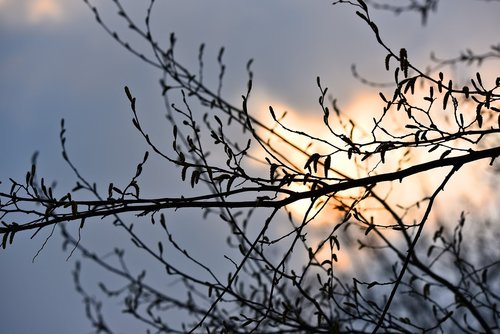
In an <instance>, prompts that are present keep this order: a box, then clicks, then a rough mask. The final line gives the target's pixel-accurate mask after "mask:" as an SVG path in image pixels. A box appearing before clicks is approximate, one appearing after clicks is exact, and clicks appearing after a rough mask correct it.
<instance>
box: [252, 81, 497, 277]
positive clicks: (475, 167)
mask: <svg viewBox="0 0 500 334" xmlns="http://www.w3.org/2000/svg"><path fill="white" fill-rule="evenodd" d="M425 94H426V92H418V91H417V92H416V94H415V96H414V98H415V99H417V100H418V99H420V100H421V99H422V98H423V97H424V96H425ZM262 100H263V101H267V105H269V104H271V105H272V106H273V109H274V111H275V114H276V117H277V118H278V119H279V120H280V122H282V124H283V125H284V126H285V127H288V128H289V129H292V130H296V131H302V132H304V133H308V134H312V135H314V136H315V137H316V138H320V139H325V140H326V141H329V140H332V142H333V141H335V140H337V141H338V138H335V136H333V135H332V134H331V133H330V132H329V130H328V128H327V127H326V126H325V124H324V123H323V114H322V112H321V109H320V108H319V107H318V111H317V112H310V111H307V112H304V111H297V110H294V108H292V107H290V106H288V105H286V103H282V102H270V103H269V101H273V100H272V98H268V99H262ZM267 105H266V104H264V103H263V104H262V105H260V106H259V108H258V110H261V111H263V112H262V114H261V115H260V116H261V117H260V118H259V119H261V120H262V119H264V120H267V122H266V124H268V126H269V127H270V128H272V129H273V131H274V132H275V133H276V134H279V135H280V136H283V137H284V138H286V139H287V140H288V141H290V142H292V143H293V144H295V145H296V146H297V147H298V148H300V149H301V150H303V151H305V152H307V153H308V154H309V155H310V154H313V153H320V154H328V153H331V151H332V147H331V146H328V145H327V144H324V143H318V142H314V140H311V139H309V138H307V137H304V136H301V135H299V134H297V133H293V132H292V133H291V132H290V131H288V130H286V129H285V128H283V127H282V126H280V125H279V124H275V123H274V122H273V120H272V118H271V117H270V116H269V113H268V112H267V111H268V110H269V109H268V106H267ZM383 106H384V103H383V102H382V100H381V98H380V97H379V96H378V94H376V93H373V92H372V93H368V92H366V93H365V92H361V93H360V94H359V95H358V96H356V97H355V98H354V99H353V100H352V101H350V102H348V103H347V104H345V106H344V107H342V106H341V108H340V109H341V112H342V114H343V115H345V117H346V118H350V119H352V120H353V121H355V122H356V126H355V128H354V131H353V132H352V138H353V139H355V140H356V141H357V142H366V141H370V140H371V129H372V127H373V124H374V122H373V117H377V116H378V115H380V113H381V112H382V109H383ZM462 110H463V111H464V113H465V112H467V110H468V109H467V106H466V105H464V106H463V109H462ZM285 111H286V115H285V116H284V117H282V115H283V114H284V113H285ZM448 113H449V110H448ZM444 115H445V113H443V112H442V111H439V112H436V114H435V117H436V121H439V122H440V127H441V128H445V127H448V130H449V131H450V132H452V131H456V129H455V130H454V129H453V121H451V122H450V121H449V120H446V119H444ZM336 121H337V122H339V120H336ZM334 122H335V120H334V119H333V118H332V123H330V125H331V126H332V128H334V130H335V126H339V127H341V126H342V125H341V124H339V123H334ZM387 122H388V123H387V126H390V127H391V128H393V129H396V130H397V129H400V130H401V131H404V129H405V124H407V123H408V116H407V115H406V112H405V111H403V110H401V111H400V113H399V114H395V115H394V116H391V117H388V118H387ZM446 122H448V123H449V124H446ZM260 135H261V136H262V137H263V138H267V137H269V133H268V132H267V131H262V132H261V133H260ZM266 135H267V137H266ZM271 137H272V136H271ZM269 143H270V145H272V146H273V147H274V148H275V149H276V150H277V151H279V152H281V153H282V157H283V159H285V158H286V159H288V160H289V161H290V162H291V163H292V164H293V165H295V166H296V168H297V169H299V170H301V171H304V168H303V166H304V164H305V162H306V161H307V158H308V156H307V155H306V154H303V153H301V152H300V151H299V150H297V149H293V148H291V147H290V146H289V145H287V144H286V143H284V142H282V141H281V140H279V139H277V138H271V139H270V141H269ZM337 144H338V143H337ZM456 144H457V145H460V144H462V145H463V144H464V142H458V143H456ZM338 145H344V147H345V146H346V144H345V143H340V144H338ZM428 150H429V147H426V148H423V149H416V150H414V152H412V153H411V154H410V155H409V156H408V157H405V156H404V154H403V153H402V152H401V151H400V150H397V151H395V152H390V153H387V155H386V157H385V163H381V162H380V158H379V157H376V156H374V157H372V158H370V159H367V160H366V161H365V162H363V163H362V164H361V163H360V159H358V162H357V163H354V162H353V160H354V159H353V160H350V159H348V157H347V155H346V154H345V153H337V154H334V155H333V157H332V169H336V170H339V171H340V172H341V173H343V174H345V175H347V176H349V177H350V178H359V177H366V176H368V175H374V173H378V174H380V173H385V172H393V171H396V170H399V169H404V168H407V167H409V166H411V165H414V164H417V163H423V162H426V161H429V160H434V159H439V157H440V155H441V154H442V151H439V150H437V152H433V153H432V154H431V153H429V152H428ZM454 154H457V153H454ZM462 154H463V153H462ZM488 163H489V160H488V161H479V162H476V163H473V164H470V165H467V166H463V167H462V168H461V170H460V171H459V172H458V173H457V174H456V175H455V176H454V179H452V181H451V182H450V183H449V184H448V185H447V186H446V187H445V191H444V192H442V193H440V194H439V196H438V200H437V202H436V204H435V206H434V210H433V211H432V213H431V216H430V219H429V221H428V222H427V223H426V224H427V225H428V226H430V227H429V228H428V229H427V230H428V231H429V233H432V232H433V231H434V230H435V228H437V226H436V225H437V224H441V223H450V224H454V223H455V222H456V221H457V220H458V218H459V217H460V212H462V211H464V212H465V214H466V215H467V217H468V219H472V220H474V219H480V220H481V219H488V218H489V217H490V216H491V215H496V214H498V213H496V211H495V210H496V209H495V203H497V201H498V196H497V194H496V192H495V185H493V184H492V183H491V178H489V177H488V173H489V171H488V166H487V165H488ZM363 164H364V165H363ZM375 167H376V169H375ZM448 171H449V168H441V169H437V170H432V171H428V172H426V173H421V174H418V175H414V176H411V177H408V178H406V179H404V180H403V181H402V182H385V183H381V184H378V185H377V186H376V187H375V188H374V191H375V192H376V193H377V194H378V195H379V196H380V197H382V198H384V199H386V200H387V202H388V203H389V204H391V205H392V206H393V207H394V208H395V210H396V211H397V212H398V213H399V214H400V215H402V217H404V221H405V224H413V223H417V224H418V223H419V222H420V219H421V217H422V214H423V212H424V211H425V208H426V205H427V201H426V200H423V199H425V197H426V196H430V195H431V194H432V192H434V191H435V190H436V188H437V187H438V185H439V184H440V183H441V182H442V180H443V179H444V177H445V175H446V174H447V173H448ZM318 175H319V176H323V171H322V168H318ZM331 182H332V183H335V182H338V181H335V180H332V181H331ZM471 188H473V189H474V192H471ZM288 189H289V190H292V191H296V192H304V191H308V190H309V187H308V186H307V185H304V184H302V183H292V184H291V185H290V186H288ZM363 192H364V189H352V190H348V191H344V192H342V193H341V194H338V196H337V195H336V196H335V197H333V198H331V199H330V200H329V202H328V204H327V205H326V206H324V207H321V200H322V199H319V200H318V201H317V202H316V203H311V200H310V199H303V200H300V201H297V202H295V203H292V204H290V205H288V206H287V210H289V211H290V213H291V215H292V216H293V217H294V218H295V220H296V222H297V223H300V222H301V221H307V220H309V219H311V218H313V219H311V221H310V222H309V223H308V231H309V241H310V243H311V245H318V244H319V242H320V241H321V240H323V239H322V238H324V237H325V235H328V233H330V231H331V230H332V228H333V227H334V226H335V225H336V224H338V223H339V222H340V221H341V220H342V219H343V218H344V216H345V214H346V212H345V211H342V210H339V209H338V207H339V206H341V205H342V204H344V205H345V204H347V205H349V204H351V203H352V202H353V201H354V200H355V199H356V198H359V197H360V196H362V194H363ZM323 200H326V198H325V199H323ZM417 202H420V205H416V203H417ZM320 208H321V209H322V210H321V211H320V212H318V211H319V210H320ZM357 208H358V209H359V210H360V212H361V211H362V212H364V213H366V217H367V218H371V217H373V221H374V222H375V224H381V225H386V226H395V227H396V222H395V221H394V220H393V219H391V218H390V217H388V216H387V212H386V211H385V210H384V209H383V208H382V206H381V205H380V203H377V202H376V201H375V200H373V199H370V198H368V199H367V200H364V201H362V202H360V203H358V204H357ZM386 233H387V236H391V237H392V236H393V237H394V238H397V237H398V236H399V234H400V233H399V232H398V231H396V230H394V231H393V230H391V229H388V230H387V232H386ZM351 256H352V254H346V252H343V253H342V254H341V255H338V262H337V263H336V267H337V268H339V269H348V268H349V263H351V260H352V259H351ZM316 257H317V259H318V261H319V262H320V263H321V261H324V260H327V259H330V258H331V251H330V248H329V247H328V245H327V244H324V245H323V247H321V248H320V250H319V251H318V252H317V253H316ZM359 261H361V260H359ZM359 261H358V262H359Z"/></svg>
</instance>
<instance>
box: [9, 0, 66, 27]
mask: <svg viewBox="0 0 500 334" xmlns="http://www.w3.org/2000/svg"><path fill="white" fill-rule="evenodd" d="M74 7H75V3H74V2H72V1H66V0H23V1H19V0H0V20H1V21H2V23H4V24H8V25H16V26H17V25H38V24H46V23H61V22H63V21H65V20H67V19H68V17H69V16H70V15H72V14H74V13H75V10H74V9H75V8H74Z"/></svg>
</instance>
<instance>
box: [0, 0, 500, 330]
mask: <svg viewBox="0 0 500 334" xmlns="http://www.w3.org/2000/svg"><path fill="white" fill-rule="evenodd" d="M102 2H103V1H99V3H102ZM108 2H111V1H108ZM158 2H159V3H160V2H161V3H160V4H159V6H158V8H157V10H158V11H157V12H156V13H155V15H154V16H153V26H154V28H155V32H156V34H157V38H158V39H160V40H161V39H162V38H161V36H164V37H163V40H165V41H166V40H167V38H168V35H169V33H170V32H172V31H175V32H176V34H177V36H178V50H177V51H178V52H177V56H178V59H179V60H181V61H184V62H185V63H186V64H195V62H196V57H197V51H198V46H199V44H200V43H202V42H205V43H206V45H207V48H206V51H207V59H208V60H209V59H212V60H213V63H212V64H214V65H215V64H216V63H215V59H216V56H217V51H218V48H219V47H221V46H225V48H226V52H225V56H226V58H225V59H226V63H227V76H226V77H227V81H226V85H225V88H224V92H225V94H226V95H227V96H228V97H229V98H230V99H233V100H234V101H238V98H239V96H240V95H241V93H242V92H243V91H244V89H245V85H246V78H245V77H244V76H242V75H243V74H244V73H245V71H244V69H245V64H246V62H247V60H248V59H249V58H254V59H255V61H254V67H253V70H254V72H255V77H256V80H255V83H254V87H255V96H256V99H257V100H258V101H259V102H258V103H257V104H256V105H257V107H256V109H255V110H254V112H255V113H256V114H259V113H261V112H262V113H264V112H265V110H266V106H267V105H282V106H287V108H291V109H293V110H294V111H295V112H297V113H302V114H308V115H309V114H310V115H313V114H314V113H315V112H318V108H317V105H316V103H317V102H316V101H317V95H318V91H317V88H316V86H315V80H316V76H317V75H321V77H322V79H323V80H322V81H323V82H324V83H325V84H326V85H328V86H329V87H330V91H332V92H333V94H334V95H335V96H336V97H337V98H338V99H339V101H340V103H341V105H346V106H348V105H349V104H352V103H354V102H353V101H356V99H359V98H360V96H363V94H365V90H366V88H363V87H361V86H359V85H357V84H356V81H355V80H353V79H352V78H351V76H350V66H351V64H352V63H356V64H357V66H358V69H359V70H360V71H362V73H363V74H366V75H367V76H380V75H391V74H390V73H389V74H385V72H384V70H383V59H384V56H385V54H384V52H382V50H380V48H377V45H376V44H375V43H374V41H373V38H372V35H371V33H370V31H369V29H368V28H367V27H366V26H365V25H363V23H362V22H361V21H360V19H359V18H358V17H357V16H356V15H354V14H353V11H352V9H349V8H345V7H334V6H332V5H331V2H332V1H292V0H286V1H285V0H279V1H266V0H260V1H234V0H217V1H191V0H182V1H181V0H176V1H158ZM104 3H105V4H104V5H103V11H104V17H105V19H107V20H108V22H110V23H111V25H112V26H113V27H116V29H117V30H118V31H120V33H123V34H124V36H126V34H127V32H126V30H124V29H123V25H122V24H121V22H120V21H119V20H118V19H117V18H116V15H114V13H115V12H114V11H109V10H107V9H109V8H111V7H110V6H109V4H106V2H104ZM124 3H125V5H126V8H130V9H131V12H133V14H134V17H137V18H139V19H141V20H142V17H143V16H144V13H145V8H144V6H143V5H138V4H137V3H139V1H125V2H124ZM140 3H142V1H140ZM499 12H500V7H499V5H498V4H487V3H486V2H482V1H474V0H461V1H458V0H443V1H441V2H440V3H439V13H438V14H437V15H432V16H431V17H430V19H429V23H428V25H427V26H425V27H422V26H421V25H420V20H419V18H418V17H417V16H415V15H401V16H398V17H394V16H392V15H388V14H384V13H379V12H374V13H373V16H374V18H375V21H376V22H377V23H378V25H379V28H380V30H381V32H382V34H383V36H385V37H386V40H387V41H388V42H389V44H390V45H391V46H393V47H394V49H399V48H400V47H405V48H407V49H408V51H409V54H410V59H412V60H415V62H416V63H418V64H420V65H425V64H426V63H427V61H428V56H429V54H430V51H432V50H434V51H436V52H437V54H439V55H442V56H447V55H450V56H453V55H456V54H458V53H459V51H461V50H463V49H464V48H466V47H470V48H477V49H478V50H486V49H487V48H488V47H489V45H490V44H492V43H494V42H497V43H498V40H497V41H495V40H493V41H490V40H489V37H490V36H494V37H497V36H498V31H500V21H499V20H498V13H499ZM144 50H146V49H145V48H144ZM208 60H207V66H209V65H208V63H209V61H208ZM159 76H160V73H158V72H155V71H154V69H152V68H151V67H148V65H146V64H144V63H142V62H141V61H140V60H138V59H137V58H135V57H134V56H132V55H130V54H128V53H127V52H126V51H125V50H124V49H122V48H121V47H120V46H119V45H118V44H117V43H115V42H114V41H113V40H112V39H111V38H110V37H109V36H107V35H106V34H105V32H104V31H103V30H102V29H101V28H100V27H99V26H98V25H97V24H96V22H95V20H94V18H93V15H92V13H91V12H90V11H89V10H88V9H87V7H86V6H85V5H84V4H83V1H80V0H0V143H2V145H1V146H0V156H1V164H0V180H1V181H2V182H4V183H5V182H6V181H7V180H8V178H9V177H12V178H15V179H20V180H23V178H24V175H25V173H26V171H27V170H28V169H29V167H30V157H31V155H32V153H33V152H34V151H39V152H40V156H39V169H40V172H41V173H43V174H44V175H45V176H46V178H47V179H48V180H54V179H57V180H58V183H59V185H58V188H59V187H60V188H61V189H64V188H68V187H71V186H72V185H73V184H74V178H73V176H72V174H71V172H70V171H69V169H68V168H67V167H66V166H65V164H64V162H63V160H62V158H61V155H60V147H59V142H58V134H59V123H60V119H61V118H65V119H66V127H67V131H68V133H67V137H68V147H69V149H70V154H72V156H73V157H74V160H75V162H76V163H77V164H78V166H80V168H81V170H82V171H83V172H84V174H85V175H87V176H89V178H91V179H92V180H95V181H96V182H98V183H102V184H107V182H110V181H113V182H120V181H122V182H125V181H126V180H127V177H130V175H131V174H132V173H133V172H134V171H135V165H136V163H137V162H138V161H139V160H140V159H141V158H142V155H143V152H144V150H145V145H144V144H143V143H142V142H141V140H140V137H139V136H138V135H137V134H136V133H135V132H134V130H133V127H132V125H131V122H130V120H131V114H130V111H129V109H128V102H127V100H126V97H125V94H124V92H123V87H124V86H125V85H128V86H129V87H130V88H131V89H132V90H133V92H134V94H135V95H136V96H137V98H138V101H139V104H140V105H141V107H142V109H143V110H144V111H145V114H146V115H147V117H151V119H150V120H149V122H150V123H152V124H155V122H156V121H155V120H161V118H162V117H163V114H164V111H163V109H162V103H163V102H162V100H161V96H160V88H159V85H158V79H159ZM381 78H382V79H383V77H381ZM382 81H384V80H382ZM259 106H262V110H259ZM161 129H162V128H160V127H158V128H156V130H157V131H161ZM158 173H160V171H158ZM167 174H168V173H167ZM169 177H172V176H171V175H165V176H164V178H165V179H164V181H165V180H166V181H168V180H169V179H168V178H169ZM173 181H174V180H172V182H173ZM169 182H170V181H169ZM0 187H2V190H5V189H4V187H5V186H4V184H2V185H1V186H0ZM167 188H168V187H167ZM164 189H165V188H164V184H162V183H161V182H160V183H159V184H157V183H151V188H150V189H148V191H149V192H150V193H151V194H159V193H163V190H164ZM61 191H64V190H61ZM168 191H172V188H169V189H167V192H168ZM193 217H194V216H193ZM174 222H175V218H174ZM207 231H209V229H207ZM207 233H209V232H207ZM45 236H46V234H45ZM110 236H111V237H112V234H104V233H100V232H99V229H96V228H90V229H89V232H86V231H84V233H83V237H84V241H88V242H90V243H91V244H95V245H96V247H100V246H98V244H99V243H101V244H106V243H109V239H106V238H110ZM43 241H44V236H38V237H36V238H35V239H34V240H29V236H28V235H24V236H23V235H19V236H16V240H15V243H14V245H13V246H10V247H8V248H7V250H5V251H4V250H2V251H0V274H1V280H0V282H1V284H0V324H1V327H2V329H1V331H2V332H3V333H11V334H22V333H55V334H57V333H61V334H62V333H89V332H90V325H89V324H88V322H87V321H86V319H85V317H84V312H83V305H82V304H81V302H80V297H79V296H78V295H77V294H76V293H75V292H74V288H73V284H72V281H71V270H72V269H73V266H74V262H75V260H76V258H70V259H69V260H68V261H66V257H67V254H64V253H62V252H61V251H60V249H61V242H60V238H59V237H58V236H55V237H54V238H52V239H51V240H50V241H49V242H48V244H47V246H46V247H45V249H44V250H43V251H42V252H41V254H40V255H39V256H38V258H37V259H36V260H35V262H34V263H32V258H33V257H34V255H35V254H36V252H37V250H38V249H39V248H40V247H41V245H42V243H43ZM193 242H194V243H193V244H196V240H194V241H193ZM90 273H92V271H90ZM126 328H127V327H123V328H122V330H123V332H126Z"/></svg>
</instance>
